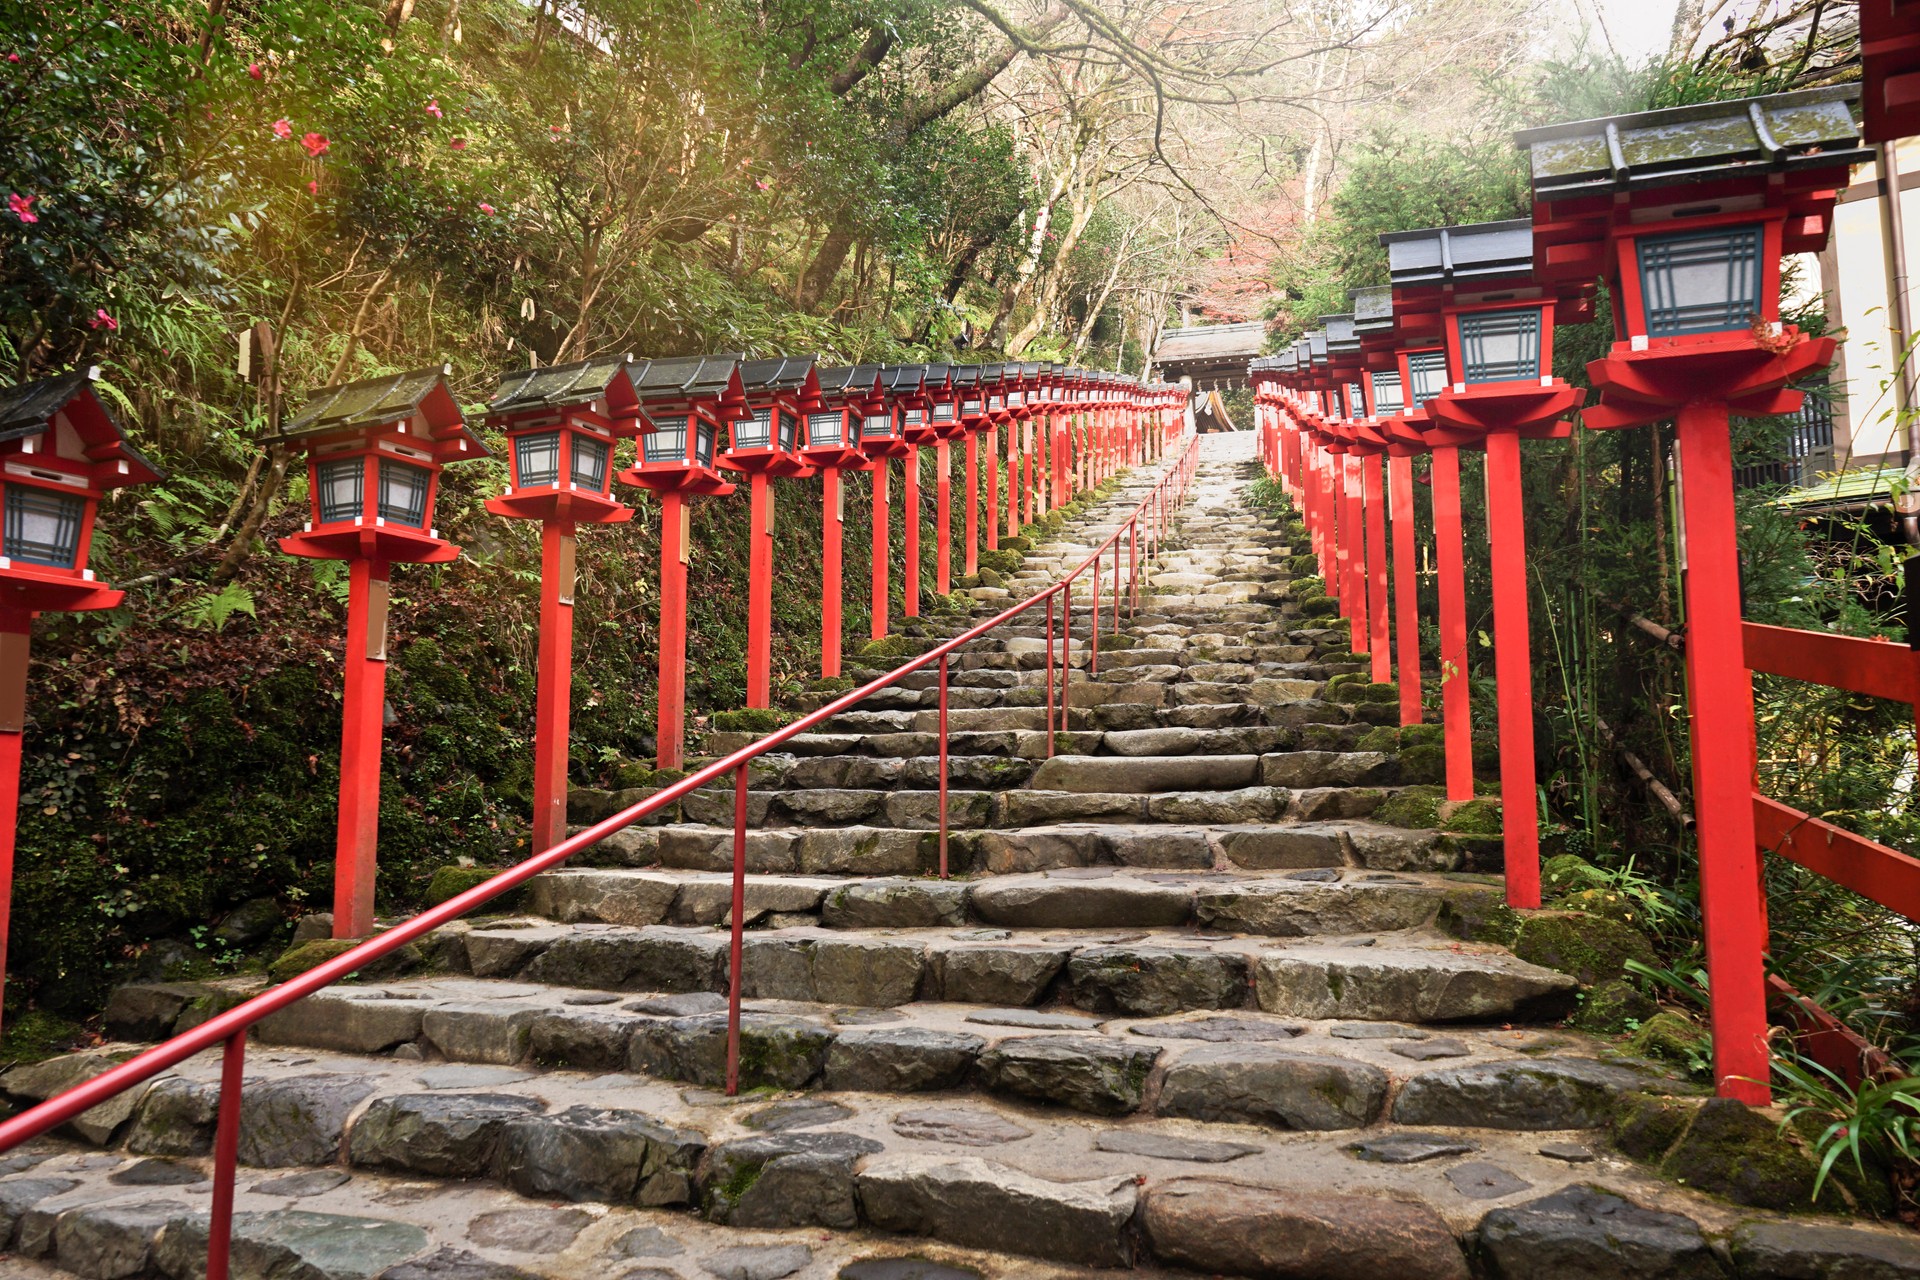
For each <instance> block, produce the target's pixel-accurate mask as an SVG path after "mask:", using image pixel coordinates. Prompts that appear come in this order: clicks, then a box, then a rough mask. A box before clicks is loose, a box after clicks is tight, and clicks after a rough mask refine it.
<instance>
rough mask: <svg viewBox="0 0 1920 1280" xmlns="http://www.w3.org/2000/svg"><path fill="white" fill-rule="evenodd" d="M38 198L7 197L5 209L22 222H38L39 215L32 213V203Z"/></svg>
mask: <svg viewBox="0 0 1920 1280" xmlns="http://www.w3.org/2000/svg"><path fill="white" fill-rule="evenodd" d="M39 198H40V197H39V196H22V195H11V196H8V197H7V208H8V209H9V210H11V211H12V213H13V216H14V217H16V218H18V219H20V221H22V222H38V221H40V215H39V214H37V213H35V212H34V211H33V202H34V201H35V200H38V199H39Z"/></svg>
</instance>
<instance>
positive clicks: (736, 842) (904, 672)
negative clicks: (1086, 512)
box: [0, 437, 1198, 1280]
mask: <svg viewBox="0 0 1920 1280" xmlns="http://www.w3.org/2000/svg"><path fill="white" fill-rule="evenodd" d="M1196 443H1197V437H1188V438H1187V439H1186V441H1185V442H1184V443H1183V445H1182V446H1181V450H1180V452H1179V454H1178V455H1177V457H1176V458H1175V459H1174V461H1173V462H1172V463H1171V464H1170V465H1169V466H1168V467H1167V468H1166V469H1165V471H1164V472H1163V473H1162V475H1161V477H1160V479H1159V480H1158V482H1156V483H1155V485H1154V487H1153V490H1152V492H1150V493H1149V494H1148V495H1147V496H1146V497H1145V498H1143V499H1142V500H1141V501H1140V503H1139V504H1138V505H1137V506H1135V507H1134V509H1133V510H1132V511H1131V512H1129V513H1128V514H1127V515H1126V516H1125V517H1124V518H1123V519H1122V520H1121V521H1120V523H1119V525H1118V527H1116V528H1115V529H1114V531H1113V532H1112V533H1111V534H1109V535H1108V536H1107V538H1106V540H1105V541H1103V542H1101V543H1100V545H1099V546H1097V547H1095V548H1094V549H1093V552H1092V553H1091V554H1090V555H1088V556H1087V557H1086V558H1085V559H1084V560H1082V561H1081V562H1080V564H1079V565H1078V566H1076V567H1075V568H1074V569H1073V570H1072V571H1071V572H1070V573H1068V574H1066V575H1065V576H1064V577H1062V578H1061V579H1060V580H1059V581H1058V582H1055V583H1054V584H1053V585H1052V586H1050V587H1048V588H1046V589H1045V590H1044V591H1040V592H1036V593H1035V594H1034V595H1032V596H1029V597H1028V598H1027V599H1025V600H1023V601H1021V602H1020V603H1019V604H1016V605H1014V606H1013V607H1012V608H1010V609H1006V610H1004V611H1002V612H1001V613H999V614H997V615H995V616H994V617H992V618H990V619H988V620H987V621H986V622H983V623H981V624H980V625H979V626H976V627H973V628H971V629H970V630H968V631H965V632H962V633H961V634H960V635H957V636H955V637H954V638H953V639H951V640H948V641H946V642H945V643H943V644H940V645H937V646H935V647H934V648H932V649H929V650H928V651H927V652H925V653H923V654H921V655H919V656H918V657H916V658H913V659H911V660H909V661H907V662H905V663H902V664H901V665H900V666H898V667H896V668H895V669H894V670H892V671H890V672H888V673H887V674H886V675H883V676H881V677H880V678H879V679H877V680H873V681H871V682H869V683H867V684H865V685H862V686H861V687H860V688H858V689H855V690H853V691H852V692H851V693H848V694H846V695H845V696H843V697H840V698H836V699H835V700H834V701H832V702H830V703H828V704H827V705H826V706H824V707H821V708H820V709H819V710H817V711H814V712H812V713H810V714H808V715H806V716H803V717H801V718H800V719H798V720H795V721H794V722H793V723H792V724H789V725H786V726H785V727H783V728H781V729H778V730H776V731H775V732H773V733H770V734H768V735H767V736H766V737H764V738H761V739H759V740H758V741H755V742H752V743H749V744H748V745H747V746H744V747H742V748H740V749H739V750H738V751H735V752H733V753H731V754H730V755H726V756H723V757H721V758H720V759H718V760H715V761H714V762H713V763H711V764H709V765H706V766H705V767H704V768H701V769H698V770H696V771H695V772H693V773H691V774H689V775H688V776H687V777H685V778H683V779H681V780H680V781H679V782H676V783H674V784H673V785H671V786H668V787H663V788H661V789H660V790H659V791H657V792H655V793H654V794H653V795H652V796H650V797H648V798H647V799H645V800H643V801H641V802H640V803H638V804H635V805H631V806H629V807H628V808H626V809H623V810H621V811H620V812H619V813H616V814H614V815H613V816H612V817H610V818H607V819H606V820H604V821H602V822H599V823H596V824H595V825H593V826H591V827H588V828H587V829H586V830H585V831H582V832H580V833H579V834H578V835H575V836H571V837H569V838H567V839H566V840H563V841H561V842H560V843H559V844H557V845H555V846H553V847H552V848H551V849H548V850H546V851H545V852H544V853H540V854H537V855H535V856H534V857H531V858H528V859H527V860H526V861H525V862H522V863H520V864H519V865H518V866H516V867H513V868H511V869H510V870H507V871H503V872H501V873H500V874H499V875H497V876H494V877H493V878H492V879H491V880H488V881H486V882H484V883H482V884H479V885H476V886H474V887H473V888H471V889H469V890H467V891H466V892H465V893H462V894H460V895H458V896H457V897H454V898H450V899H448V900H447V901H446V902H443V903H441V904H440V905H439V906H437V907H434V908H432V909H431V910H428V911H424V912H422V913H421V914H419V915H417V916H415V917H413V919H411V920H409V921H407V922H406V923H405V924H402V925H399V926H397V927H395V928H393V929H390V930H388V931H387V932H385V933H383V934H380V935H379V936H378V937H375V938H371V939H369V940H368V941H366V942H363V943H361V944H360V945H359V946H356V947H354V948H353V949H352V950H350V951H345V952H342V953H341V954H340V955H338V956H335V957H334V958H333V959H331V960H329V961H327V962H325V963H324V964H320V965H317V966H315V967H314V968H312V969H309V970H307V972H305V973H303V974H301V975H300V976H299V977H297V978H294V979H293V980H291V981H289V982H283V983H281V984H280V985H279V986H277V987H274V988H272V989H271V990H269V991H265V992H262V993H261V994H260V995H257V996H255V997H254V998H253V999H251V1000H248V1001H247V1002H246V1003H244V1004H241V1005H236V1006H235V1007H234V1008H232V1009H229V1010H227V1011H226V1012H225V1013H222V1014H219V1015H217V1016H215V1017H213V1018H210V1019H208V1020H207V1021H206V1022H203V1023H201V1024H200V1025H199V1026H198V1027H195V1028H194V1029H193V1030H191V1031H188V1032H185V1033H184V1034H181V1035H177V1036H174V1037H173V1038H172V1039H170V1040H167V1041H166V1042H164V1043H162V1044H158V1045H155V1046H154V1047H153V1048H151V1049H148V1050H146V1051H145V1052H143V1053H140V1054H137V1055H135V1056H134V1057H132V1058H129V1059H127V1061H125V1062H123V1063H121V1064H120V1065H118V1066H116V1067H113V1068H111V1069H109V1070H107V1071H104V1072H102V1073H101V1074H99V1075H97V1076H95V1077H94V1078H93V1079H91V1080H88V1081H86V1082H84V1083H82V1084H79V1085H76V1086H75V1087H73V1088H71V1089H68V1090H67V1091H66V1092H64V1093H61V1094H59V1095H57V1096H55V1097H52V1098H49V1099H47V1100H46V1101H45V1102H42V1103H40V1104H39V1105H38V1106H35V1107H32V1108H29V1109H28V1110H26V1111H24V1112H22V1113H21V1114H19V1115H17V1116H15V1117H13V1118H12V1119H10V1120H7V1121H6V1122H4V1123H0V1152H5V1151H9V1150H11V1149H13V1148H14V1147H17V1146H19V1145H20V1144H21V1143H23V1142H25V1141H27V1140H28V1139H30V1138H35V1137H38V1136H40V1135H41V1134H43V1133H46V1132H48V1131H49V1130H52V1129H54V1128H56V1127H58V1126H59V1125H62V1124H65V1123H66V1122H67V1121H69V1120H71V1119H73V1118H74V1117H75V1116H78V1115H79V1114H80V1113H81V1112H83V1111H86V1110H88V1109H89V1108H92V1107H95V1106H98V1105H99V1104H100V1103H102V1102H105V1101H106V1100H107V1099H109V1098H112V1097H115V1096H117V1095H118V1094H121V1093H123V1092H125V1091H126V1090H128V1089H131V1088H133V1087H135V1086H137V1085H139V1084H142V1083H144V1082H146V1081H148V1080H151V1079H152V1078H153V1077H154V1076H156V1075H158V1074H160V1073H161V1072H162V1071H165V1070H167V1069H168V1068H169V1067H173V1066H177V1065H178V1064H179V1063H181V1062H184V1061H185V1060H186V1059H188V1058H191V1057H192V1056H194V1055H195V1054H197V1053H200V1052H202V1051H203V1050H206V1049H210V1048H212V1047H213V1046H214V1045H216V1044H219V1045H222V1046H223V1053H222V1058H221V1067H220V1106H219V1113H218V1118H217V1120H216V1124H215V1130H214V1143H213V1160H214V1173H213V1194H212V1204H211V1213H210V1221H209V1224H208V1236H207V1271H206V1280H227V1275H228V1267H227V1256H228V1248H229V1245H230V1242H231V1237H232V1229H233V1188H234V1177H235V1173H236V1169H237V1166H238V1163H239V1160H238V1156H239V1147H240V1094H241V1075H242V1071H243V1069H244V1066H245V1062H246V1052H247V1048H246V1046H247V1032H248V1030H249V1029H250V1028H251V1027H252V1026H253V1025H254V1024H255V1023H256V1022H258V1021H260V1020H261V1019H262V1018H265V1017H267V1016H268V1015H270V1014H273V1013H277V1012H279V1011H280V1010H282V1009H284V1008H286V1007H287V1006H289V1005H291V1004H293V1003H294V1002H296V1001H298V1000H300V999H303V998H304V997H306V996H309V995H312V994H313V993H314V992H316V991H319V990H320V989H321V988H323V987H328V986H331V985H333V984H334V983H336V982H339V981H340V980H341V979H343V978H345V977H347V976H348V975H349V974H351V973H353V972H354V971H355V970H357V969H362V968H365V967H366V966H367V965H368V964H371V963H372V962H373V961H375V960H378V959H380V958H381V957H382V956H385V955H388V954H390V953H392V952H394V951H396V950H398V949H399V948H401V947H403V946H405V945H407V943H409V942H412V941H413V940H414V939H416V938H419V937H421V936H423V935H425V934H427V933H430V932H432V931H433V930H435V929H437V928H439V927H440V926H441V925H444V924H447V923H449V922H451V921H453V920H457V919H458V918H460V917H461V916H463V915H465V914H466V913H467V912H469V911H472V910H474V909H475V908H476V907H481V906H485V905H486V904H487V903H488V902H491V901H492V900H493V899H495V898H498V897H499V896H500V895H501V894H503V893H506V892H508V891H509V890H512V889H515V888H518V887H519V886H520V885H522V884H525V883H526V882H527V881H528V880H531V879H532V878H533V877H534V876H537V875H539V874H540V873H542V872H544V871H550V870H552V869H553V868H555V867H557V866H559V865H560V864H561V863H563V862H565V861H566V860H567V859H568V858H570V857H572V856H573V855H574V854H576V853H579V852H580V851H581V850H583V849H587V848H591V847H592V846H593V845H595V844H597V843H599V842H600V841H601V840H604V839H605V838H606V837H608V836H610V835H612V834H613V833H614V832H616V831H619V830H621V829H623V828H625V827H627V826H629V825H631V824H632V823H634V822H636V821H638V820H639V819H641V818H644V817H646V816H647V815H649V814H652V813H656V812H658V811H659V810H661V809H663V808H665V807H666V806H668V805H670V804H672V803H674V802H675V801H677V800H679V799H680V798H681V797H683V796H685V795H687V794H689V793H690V792H693V791H695V790H697V789H699V788H701V787H703V786H705V785H707V784H708V783H710V782H717V781H719V780H720V779H722V778H725V777H726V776H727V775H728V774H732V775H733V784H734V817H733V912H732V921H733V922H732V930H733V937H732V945H731V949H730V951H729V957H730V963H729V970H728V985H729V991H728V1003H727V1092H728V1093H735V1092H737V1091H738V1089H739V1079H740V991H741V968H742V964H741V952H742V948H743V937H742V931H743V921H744V919H745V916H746V866H747V771H748V768H749V767H750V766H751V765H752V763H753V761H754V760H756V759H758V758H759V757H760V756H762V755H764V754H766V753H767V752H768V751H771V750H773V749H774V748H776V747H778V746H780V745H781V744H783V743H785V742H786V741H787V740H788V739H790V738H793V737H795V736H796V735H798V734H802V733H805V732H807V731H808V730H810V729H813V728H815V727H817V726H818V725H820V724H821V723H823V722H824V721H827V720H829V719H831V718H832V717H834V716H837V715H839V714H840V713H841V712H843V711H849V710H852V709H853V708H854V707H856V706H858V705H859V704H860V703H861V702H863V701H865V700H866V699H867V698H869V697H871V696H872V695H873V694H875V693H877V692H879V691H880V690H882V689H885V688H888V687H890V686H892V685H895V684H898V683H899V682H900V680H901V679H903V678H904V677H906V676H908V675H910V674H912V673H913V672H915V671H918V670H920V669H921V668H923V667H925V666H927V665H928V664H930V663H938V664H939V708H940V710H939V725H940V734H939V736H940V746H939V753H940V875H941V878H942V879H944V878H946V876H947V733H946V727H947V669H948V661H949V658H950V657H951V656H952V654H953V653H954V652H955V651H956V650H958V649H960V648H962V647H963V646H965V645H968V644H971V643H972V642H974V641H975V640H979V639H981V638H982V637H984V636H986V635H987V634H988V633H990V632H992V631H993V630H995V629H996V628H998V627H1001V626H1004V625H1006V624H1007V623H1009V622H1011V621H1013V620H1014V619H1015V618H1019V617H1021V616H1022V615H1024V614H1026V613H1027V612H1028V611H1029V610H1033V609H1037V608H1039V607H1040V606H1041V605H1042V604H1045V606H1046V615H1047V661H1046V672H1047V754H1048V755H1052V754H1053V745H1054V735H1055V731H1056V728H1057V729H1059V730H1061V731H1064V730H1065V728H1066V717H1067V709H1068V708H1067V697H1066V692H1067V683H1068V682H1067V677H1068V674H1069V673H1070V672H1071V670H1072V662H1073V658H1072V649H1073V622H1072V620H1073V586H1074V584H1075V583H1076V582H1077V581H1078V580H1079V579H1080V578H1081V577H1082V576H1083V575H1089V574H1090V576H1091V579H1092V586H1093V591H1092V598H1091V600H1090V602H1089V604H1090V607H1091V608H1092V610H1093V615H1092V623H1093V628H1092V643H1091V647H1090V651H1089V653H1088V668H1089V670H1090V671H1092V672H1094V673H1097V672H1098V671H1099V662H1100V614H1101V610H1102V607H1103V605H1102V601H1101V598H1100V590H1101V588H1100V566H1101V562H1102V561H1103V560H1104V559H1105V558H1106V557H1107V553H1108V552H1109V551H1111V552H1112V561H1113V567H1112V569H1111V571H1110V574H1109V579H1110V583H1111V591H1110V596H1111V606H1112V615H1111V616H1112V619H1113V625H1114V626H1115V627H1116V628H1117V627H1118V626H1119V621H1120V606H1121V600H1122V598H1123V594H1124V598H1125V599H1126V602H1127V607H1128V611H1129V612H1131V611H1132V610H1133V609H1134V608H1136V607H1137V606H1138V604H1139V589H1140V572H1141V569H1142V567H1143V566H1144V565H1146V564H1148V563H1151V562H1152V561H1153V560H1154V559H1156V558H1157V557H1158V554H1159V551H1160V547H1161V544H1162V543H1163V542H1164V541H1165V538H1166V534H1167V530H1168V528H1169V526H1170V525H1171V523H1172V520H1173V516H1174V513H1175V512H1176V511H1177V510H1178V509H1179V507H1180V505H1181V504H1182V503H1183V502H1184V501H1185V499H1186V496H1187V489H1188V486H1189V485H1190V483H1191V481H1192V479H1193V473H1194V468H1195V466H1196V464H1197V462H1198V451H1197V449H1196V447H1195V445H1196ZM1115 465H1116V467H1117V465H1118V464H1117V461H1116V464H1115ZM1143 538H1144V543H1143ZM1123 545H1124V547H1125V549H1126V556H1127V559H1126V563H1125V565H1124V572H1123V565H1122V563H1121V552H1122V547H1123ZM1123 579H1124V580H1125V582H1126V587H1125V590H1124V593H1123V589H1122V581H1123ZM1056 597H1058V598H1059V602H1060V605H1061V606H1062V607H1061V608H1060V609H1059V610H1058V612H1059V614H1060V615H1061V616H1062V617H1063V619H1064V626H1063V627H1062V635H1061V649H1060V661H1059V663H1058V664H1056V663H1055V662H1054V656H1053V655H1054V647H1053V637H1054V618H1055V614H1056V607H1055V598H1056ZM1056 672H1057V673H1058V678H1059V685H1060V697H1059V699H1058V704H1059V710H1058V715H1057V717H1056V714H1055V698H1054V681H1055V675H1056Z"/></svg>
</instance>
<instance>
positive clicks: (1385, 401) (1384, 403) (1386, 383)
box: [1373, 373, 1407, 414]
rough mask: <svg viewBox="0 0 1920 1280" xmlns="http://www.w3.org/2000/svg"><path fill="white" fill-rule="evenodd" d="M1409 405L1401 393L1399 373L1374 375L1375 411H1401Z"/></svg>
mask: <svg viewBox="0 0 1920 1280" xmlns="http://www.w3.org/2000/svg"><path fill="white" fill-rule="evenodd" d="M1406 407H1407V402H1406V400H1405V399H1403V398H1402V397H1401V395H1400V375H1399V374H1398V373H1376V374H1374V375H1373V411H1374V412H1375V413H1377V414H1378V413H1399V412H1400V411H1401V410H1402V409H1404V408H1406Z"/></svg>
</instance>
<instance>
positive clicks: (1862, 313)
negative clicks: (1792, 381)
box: [1818, 138, 1920, 469]
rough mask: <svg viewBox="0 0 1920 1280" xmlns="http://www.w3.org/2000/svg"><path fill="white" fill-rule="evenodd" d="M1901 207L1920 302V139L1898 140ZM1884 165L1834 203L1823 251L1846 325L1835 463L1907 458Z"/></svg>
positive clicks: (1839, 322) (1864, 170) (1835, 380)
mask: <svg viewBox="0 0 1920 1280" xmlns="http://www.w3.org/2000/svg"><path fill="white" fill-rule="evenodd" d="M1898 161H1899V167H1900V176H1901V186H1902V187H1903V188H1905V189H1904V190H1903V191H1902V192H1901V202H1900V210H1901V216H1902V218H1903V219H1904V221H1905V224H1906V226H1905V230H1906V241H1907V263H1908V273H1909V281H1908V284H1909V288H1908V290H1907V294H1908V304H1909V307H1910V308H1912V307H1914V306H1915V304H1916V302H1920V297H1917V296H1916V295H1915V293H1914V291H1913V289H1912V287H1911V286H1912V280H1911V276H1912V272H1913V269H1914V267H1915V265H1916V264H1920V139H1911V138H1910V139H1907V140H1906V141H1904V142H1903V143H1901V145H1900V152H1899V157H1898ZM1879 177H1880V175H1879V171H1878V168H1877V167H1876V166H1874V165H1864V166H1862V167H1860V168H1858V169H1856V170H1855V171H1854V175H1853V184H1852V186H1850V187H1849V188H1848V189H1847V191H1846V192H1844V193H1843V194H1842V195H1841V198H1840V203H1839V204H1838V205H1836V206H1835V207H1834V216H1833V235H1832V236H1831V238H1830V239H1829V241H1828V244H1827V248H1826V249H1825V251H1824V252H1822V253H1821V254H1820V255H1819V262H1818V278H1819V283H1820V286H1821V287H1822V288H1823V291H1824V293H1825V294H1826V303H1827V320H1828V323H1829V324H1830V325H1831V326H1832V327H1833V329H1834V330H1837V331H1841V336H1842V339H1843V340H1842V341H1841V343H1840V349H1839V354H1838V356H1837V357H1836V359H1835V361H1834V367H1833V373H1832V375H1831V386H1832V388H1833V399H1834V423H1833V436H1834V440H1833V443H1834V453H1835V459H1834V464H1835V468H1836V469H1842V468H1847V467H1863V466H1873V465H1874V464H1876V463H1878V462H1881V461H1891V462H1893V463H1894V464H1896V465H1898V464H1899V463H1900V462H1902V461H1903V460H1904V451H1905V448H1906V441H1905V430H1904V427H1903V426H1902V424H1901V423H1900V422H1899V421H1898V418H1897V414H1896V412H1895V406H1896V398H1895V389H1894V381H1893V380H1894V373H1895V369H1896V367H1897V360H1896V357H1897V355H1898V354H1899V353H1898V352H1897V350H1896V348H1895V343H1894V339H1893V334H1892V333H1891V332H1890V330H1889V325H1890V323H1891V320H1892V317H1891V314H1890V312H1889V308H1888V306H1887V279H1888V272H1887V251H1886V245H1887V241H1886V234H1885V229H1884V227H1883V225H1882V221H1883V220H1882V218H1881V207H1880V200H1879V199H1878V189H1879Z"/></svg>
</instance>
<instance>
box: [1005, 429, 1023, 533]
mask: <svg viewBox="0 0 1920 1280" xmlns="http://www.w3.org/2000/svg"><path fill="white" fill-rule="evenodd" d="M1007 536H1008V537H1009V538H1017V537H1019V536H1020V426H1019V424H1018V423H1014V422H1009V423H1008V424H1007Z"/></svg>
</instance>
